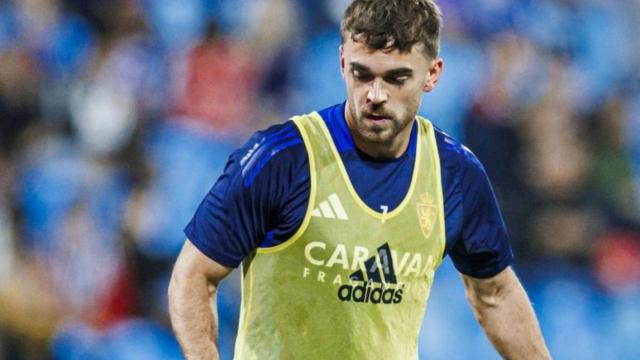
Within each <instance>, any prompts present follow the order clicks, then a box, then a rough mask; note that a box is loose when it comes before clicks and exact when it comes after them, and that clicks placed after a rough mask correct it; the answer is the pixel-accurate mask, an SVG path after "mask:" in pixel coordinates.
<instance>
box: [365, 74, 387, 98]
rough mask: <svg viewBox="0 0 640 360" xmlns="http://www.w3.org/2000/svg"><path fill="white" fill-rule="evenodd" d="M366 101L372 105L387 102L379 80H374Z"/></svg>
mask: <svg viewBox="0 0 640 360" xmlns="http://www.w3.org/2000/svg"><path fill="white" fill-rule="evenodd" d="M367 101H368V102H371V103H374V104H381V103H384V102H385V101H387V94H386V92H385V91H384V89H383V88H382V81H381V80H378V79H376V80H374V81H373V82H372V83H371V86H370V88H369V92H368V93H367Z"/></svg>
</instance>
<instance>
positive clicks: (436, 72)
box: [422, 58, 444, 92]
mask: <svg viewBox="0 0 640 360" xmlns="http://www.w3.org/2000/svg"><path fill="white" fill-rule="evenodd" d="M443 69H444V60H442V58H437V59H435V60H433V61H431V65H430V66H429V73H428V74H427V78H426V79H425V83H424V86H423V87H422V91H424V92H431V91H432V90H433V89H434V88H435V87H436V84H438V81H439V80H440V75H441V74H442V70H443Z"/></svg>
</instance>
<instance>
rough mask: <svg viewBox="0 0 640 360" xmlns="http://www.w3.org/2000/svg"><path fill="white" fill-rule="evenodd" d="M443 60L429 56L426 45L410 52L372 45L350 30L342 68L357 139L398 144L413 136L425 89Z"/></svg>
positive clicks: (434, 79) (435, 77) (350, 120)
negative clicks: (353, 36) (371, 46)
mask: <svg viewBox="0 0 640 360" xmlns="http://www.w3.org/2000/svg"><path fill="white" fill-rule="evenodd" d="M442 65H443V64H442V60H441V59H436V60H429V59H427V57H426V56H425V55H424V53H423V50H422V45H415V46H414V47H413V48H412V49H411V51H410V52H408V53H400V52H399V51H398V50H397V49H393V50H386V49H385V50H371V49H370V48H368V47H367V46H366V45H365V44H364V43H363V42H359V41H353V40H352V39H351V36H350V34H347V36H346V40H345V42H344V44H343V46H342V47H341V48H340V68H341V72H342V76H343V77H344V79H345V83H346V86H347V96H348V98H347V104H348V106H347V110H346V112H347V114H346V118H347V122H348V124H349V128H350V129H351V133H352V135H353V136H354V138H355V140H356V144H358V143H360V144H364V145H373V146H377V145H382V146H393V144H394V143H396V142H397V141H398V138H399V135H400V138H405V137H406V139H408V137H409V134H410V132H411V127H410V126H409V125H411V124H412V122H413V119H414V118H415V116H416V113H417V112H418V108H419V107H420V102H421V101H422V93H423V92H425V91H431V90H432V89H433V87H434V86H435V84H436V82H437V81H438V78H439V75H440V71H441V70H442Z"/></svg>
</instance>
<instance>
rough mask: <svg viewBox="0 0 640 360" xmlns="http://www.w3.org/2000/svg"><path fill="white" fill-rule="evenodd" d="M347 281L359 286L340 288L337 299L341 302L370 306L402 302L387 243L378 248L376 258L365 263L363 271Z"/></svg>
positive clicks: (355, 273) (347, 285)
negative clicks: (358, 283) (368, 304)
mask: <svg viewBox="0 0 640 360" xmlns="http://www.w3.org/2000/svg"><path fill="white" fill-rule="evenodd" d="M362 270H365V271H364V272H363V271H362ZM349 279H351V280H353V281H354V282H361V284H360V285H355V286H354V285H351V284H345V285H342V286H340V288H339V289H338V298H339V299H340V300H341V301H350V302H356V303H372V304H380V303H382V304H399V303H400V302H402V292H403V289H402V286H398V281H397V279H396V272H395V268H394V266H393V259H392V258H391V249H390V248H389V243H385V244H384V245H382V246H380V247H379V248H378V254H377V256H376V255H374V256H372V257H371V258H369V259H368V260H367V261H365V263H364V269H360V270H358V271H356V272H354V273H353V274H351V275H350V276H349ZM383 279H384V281H383Z"/></svg>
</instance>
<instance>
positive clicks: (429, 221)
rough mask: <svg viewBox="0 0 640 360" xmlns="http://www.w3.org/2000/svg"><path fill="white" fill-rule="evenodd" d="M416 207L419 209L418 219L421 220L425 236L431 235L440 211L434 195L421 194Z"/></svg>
mask: <svg viewBox="0 0 640 360" xmlns="http://www.w3.org/2000/svg"><path fill="white" fill-rule="evenodd" d="M416 209H417V210H418V220H419V221H420V228H421V229H422V234H424V236H425V237H429V236H430V235H431V232H433V227H434V224H435V222H436V215H437V212H438V208H437V206H436V204H435V200H434V198H433V196H431V194H422V195H420V202H418V203H417V204H416Z"/></svg>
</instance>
